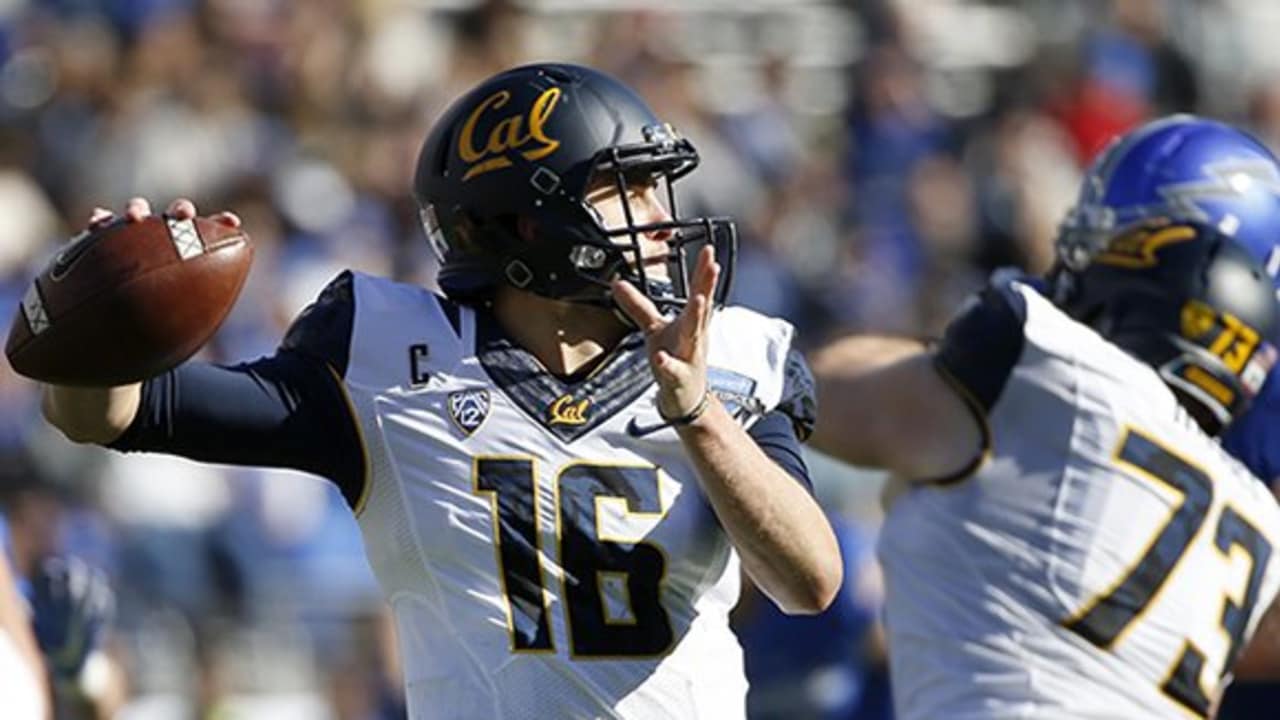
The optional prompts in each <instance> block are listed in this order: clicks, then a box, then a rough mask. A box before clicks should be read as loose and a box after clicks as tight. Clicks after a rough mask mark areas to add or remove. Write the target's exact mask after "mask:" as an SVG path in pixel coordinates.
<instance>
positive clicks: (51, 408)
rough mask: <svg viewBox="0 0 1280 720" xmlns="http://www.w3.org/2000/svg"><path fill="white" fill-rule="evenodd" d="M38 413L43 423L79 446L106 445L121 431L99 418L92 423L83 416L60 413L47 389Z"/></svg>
mask: <svg viewBox="0 0 1280 720" xmlns="http://www.w3.org/2000/svg"><path fill="white" fill-rule="evenodd" d="M40 413H41V414H42V415H43V416H44V419H45V422H47V423H49V424H50V425H52V426H53V427H54V428H56V429H57V430H58V432H60V433H62V435H63V437H65V438H66V439H67V440H70V441H71V442H73V443H76V444H80V445H90V444H92V445H106V444H107V443H109V442H111V441H112V440H115V439H116V438H117V437H119V436H120V434H121V431H122V429H121V428H116V427H114V426H113V425H112V424H111V423H109V422H104V421H103V420H102V419H101V418H99V419H98V421H97V422H94V421H92V419H90V418H88V417H84V416H83V414H81V415H77V414H75V413H66V412H62V411H61V409H60V408H59V406H58V404H57V403H56V402H55V401H54V397H53V393H52V392H51V391H50V390H48V389H46V390H45V391H44V396H43V397H42V398H41V400H40Z"/></svg>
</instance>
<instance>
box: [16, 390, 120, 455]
mask: <svg viewBox="0 0 1280 720" xmlns="http://www.w3.org/2000/svg"><path fill="white" fill-rule="evenodd" d="M41 387H42V390H43V397H42V398H41V409H42V410H43V412H44V416H45V419H46V420H48V421H49V424H50V425H53V426H54V427H56V428H58V430H60V431H62V434H64V435H66V436H67V438H68V439H69V440H71V441H73V442H78V443H97V444H99V445H105V444H107V443H109V442H111V441H113V440H115V439H116V438H118V437H120V435H121V434H122V433H123V432H124V431H125V429H126V428H128V427H129V424H130V423H132V422H133V418H134V416H135V415H136V414H137V412H138V403H139V400H140V398H141V394H142V384H141V383H133V384H131V385H121V386H118V387H110V388H91V387H69V386H63V385H43V386H41Z"/></svg>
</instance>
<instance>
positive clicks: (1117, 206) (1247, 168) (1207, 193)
mask: <svg viewBox="0 0 1280 720" xmlns="http://www.w3.org/2000/svg"><path fill="white" fill-rule="evenodd" d="M1151 218H1165V219H1168V220H1172V221H1174V222H1178V221H1188V222H1196V223H1201V224H1206V225H1210V226H1212V227H1214V228H1216V229H1217V230H1218V231H1219V232H1222V233H1223V234H1225V235H1227V236H1229V237H1231V238H1233V239H1235V241H1236V242H1238V243H1240V244H1241V245H1243V246H1244V247H1245V248H1246V249H1247V250H1249V252H1251V253H1252V254H1253V255H1254V257H1256V258H1257V259H1258V261H1259V262H1261V263H1263V265H1264V266H1265V267H1266V268H1267V270H1268V272H1269V273H1270V274H1271V275H1272V276H1273V277H1275V275H1276V269H1277V267H1278V266H1280V265H1278V264H1280V255H1277V253H1276V249H1277V246H1278V245H1280V162H1277V160H1276V157H1275V155H1273V154H1272V153H1271V151H1270V150H1268V149H1267V148H1266V146H1264V145H1263V144H1262V143H1260V142H1258V141H1257V140H1255V139H1254V138H1253V137H1251V136H1249V135H1248V134H1246V133H1244V132H1243V131H1241V130H1238V129H1236V128H1234V127H1231V126H1230V125H1226V124H1224V123H1220V122H1217V121H1214V120H1207V119H1205V118H1200V117H1196V116H1194V115H1173V116H1170V117H1166V118H1162V119H1159V120H1155V121H1152V122H1149V123H1147V124H1146V125H1143V126H1141V127H1139V128H1137V129H1135V130H1132V131H1130V132H1129V133H1127V134H1125V135H1123V136H1121V137H1119V138H1117V139H1115V140H1114V141H1112V143H1111V144H1110V145H1109V146H1108V147H1107V148H1106V149H1105V150H1103V151H1102V152H1101V153H1100V154H1099V155H1098V157H1097V158H1095V159H1094V161H1093V163H1092V164H1091V165H1090V166H1089V168H1088V171H1087V174H1086V176H1085V179H1084V183H1083V185H1082V187H1081V189H1080V197H1079V199H1078V201H1077V203H1076V205H1075V207H1074V208H1072V209H1071V211H1070V212H1069V213H1068V214H1067V218H1066V220H1065V221H1064V222H1063V224H1062V227H1061V230H1060V232H1059V234H1058V240H1057V247H1058V258H1059V261H1060V262H1061V263H1062V264H1064V265H1066V266H1067V267H1068V268H1071V269H1075V270H1079V269H1081V268H1082V267H1084V266H1085V265H1087V264H1088V263H1089V261H1090V260H1091V259H1092V257H1093V255H1094V254H1095V253H1097V252H1098V251H1099V250H1101V249H1102V248H1104V247H1106V245H1107V243H1108V242H1109V240H1110V238H1112V237H1113V236H1115V235H1116V234H1119V233H1123V232H1125V231H1126V230H1128V229H1130V228H1132V227H1133V226H1134V225H1136V224H1138V223H1141V222H1143V221H1145V220H1148V219H1151Z"/></svg>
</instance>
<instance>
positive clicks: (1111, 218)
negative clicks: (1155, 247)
mask: <svg viewBox="0 0 1280 720" xmlns="http://www.w3.org/2000/svg"><path fill="white" fill-rule="evenodd" d="M1153 217H1165V218H1172V219H1175V220H1190V221H1194V222H1200V223H1205V224H1208V225H1212V226H1214V227H1215V228H1217V229H1218V230H1220V231H1221V232H1223V233H1225V234H1227V235H1230V236H1231V237H1233V238H1235V239H1236V240H1237V241H1238V242H1240V243H1241V244H1242V245H1243V246H1244V247H1245V248H1247V249H1248V250H1249V251H1250V252H1251V253H1253V255H1254V257H1256V258H1257V259H1258V260H1259V262H1261V263H1262V264H1263V265H1264V266H1265V267H1266V269H1267V272H1268V273H1269V274H1270V275H1271V276H1272V277H1273V278H1277V287H1280V278H1278V277H1277V274H1278V271H1280V161H1277V159H1276V157H1275V155H1273V154H1272V153H1271V151H1270V150H1268V149H1267V147H1266V146H1265V145H1263V144H1262V143H1261V142H1259V141H1258V140H1256V139H1255V138H1253V137H1251V136H1250V135H1248V134H1247V133H1245V132H1243V131H1241V130H1239V129H1237V128H1235V127H1232V126H1230V125H1227V124H1226V123H1222V122H1218V121H1216V120H1210V119H1208V118H1201V117H1197V116H1194V115H1172V116H1169V117H1164V118H1160V119H1158V120H1154V121H1152V122H1149V123H1146V124H1145V125H1142V126H1141V127H1138V128H1135V129H1134V130H1132V131H1130V132H1128V133H1126V134H1125V135H1123V136H1121V137H1119V138H1117V139H1116V140H1114V141H1112V143H1111V144H1110V145H1109V146H1108V147H1107V148H1106V149H1105V150H1104V151H1103V152H1101V153H1099V154H1098V156H1097V157H1096V158H1095V159H1094V160H1093V162H1092V163H1091V165H1090V167H1089V168H1088V169H1087V171H1086V173H1085V178H1084V182H1083V183H1082V185H1081V190H1080V196H1079V199H1078V201H1077V203H1076V205H1075V207H1074V208H1073V209H1072V210H1071V211H1070V212H1069V213H1068V216H1067V219H1066V221H1065V222H1064V223H1063V227H1062V233H1061V235H1062V237H1061V240H1060V245H1061V246H1062V247H1063V248H1064V249H1065V250H1066V252H1067V254H1068V256H1069V260H1070V262H1072V263H1073V264H1075V265H1077V266H1080V265H1081V264H1083V263H1085V262H1088V259H1089V258H1090V257H1091V256H1092V254H1093V253H1094V252H1096V250H1097V249H1099V248H1100V247H1102V246H1103V245H1105V243H1106V241H1107V239H1108V238H1110V237H1112V236H1113V235H1115V234H1116V233H1117V232H1120V231H1122V230H1123V229H1125V228H1128V227H1131V226H1133V225H1134V224H1135V223H1138V222H1141V221H1143V220H1145V219H1149V218H1153ZM1277 421H1280V382H1269V383H1267V384H1266V385H1265V386H1264V388H1263V390H1262V392H1261V394H1260V395H1259V396H1258V397H1257V398H1256V399H1255V401H1254V403H1253V405H1252V407H1251V409H1250V411H1249V412H1247V413H1245V414H1244V416H1242V417H1241V418H1240V419H1239V421H1238V422H1235V423H1233V424H1232V426H1231V427H1230V428H1229V429H1228V430H1227V432H1226V434H1225V436H1224V438H1223V444H1224V445H1225V446H1226V447H1227V449H1228V450H1229V451H1230V452H1231V453H1232V454H1234V455H1235V456H1236V457H1238V458H1240V460H1242V461H1243V462H1244V463H1245V464H1246V465H1248V466H1249V468H1250V469H1251V470H1253V471H1254V474H1256V475H1257V476H1258V477H1260V478H1262V479H1263V480H1265V481H1266V482H1268V483H1274V482H1276V481H1277V480H1280V437H1276V436H1275V435H1274V433H1275V432H1276V431H1275V430H1274V428H1280V422H1277Z"/></svg>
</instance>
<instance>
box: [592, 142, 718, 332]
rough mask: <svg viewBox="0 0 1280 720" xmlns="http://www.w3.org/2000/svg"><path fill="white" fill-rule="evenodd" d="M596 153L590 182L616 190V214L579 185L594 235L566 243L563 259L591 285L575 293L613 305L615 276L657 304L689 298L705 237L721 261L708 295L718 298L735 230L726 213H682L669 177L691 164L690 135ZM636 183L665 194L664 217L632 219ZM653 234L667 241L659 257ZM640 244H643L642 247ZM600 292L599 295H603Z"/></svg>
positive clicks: (671, 307) (669, 305)
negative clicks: (610, 219)
mask: <svg viewBox="0 0 1280 720" xmlns="http://www.w3.org/2000/svg"><path fill="white" fill-rule="evenodd" d="M659 129H662V130H665V128H661V127H660V128H659ZM647 130H649V128H646V131H647ZM646 135H648V132H646ZM602 155H603V157H602V158H601V160H600V162H599V163H598V164H597V166H596V169H595V172H594V173H593V175H592V179H591V181H590V183H589V184H588V187H589V188H591V192H596V191H599V190H600V189H602V188H604V187H608V188H609V189H611V190H612V191H613V192H614V193H616V197H617V202H618V203H619V206H620V209H621V212H622V218H621V220H622V222H621V223H615V224H612V225H606V221H605V218H604V217H603V216H602V215H601V214H600V212H599V211H598V210H597V209H596V207H595V206H594V205H593V204H592V203H591V202H590V201H588V200H587V199H586V198H587V197H590V195H591V192H586V193H584V199H583V201H582V207H583V209H584V210H585V212H586V213H587V214H588V215H589V216H590V217H591V219H592V222H593V224H594V229H595V231H596V233H594V235H596V237H590V238H582V239H580V241H579V242H578V243H576V244H574V245H573V246H572V247H571V248H570V250H569V262H570V263H571V265H572V266H573V268H574V271H575V273H576V274H577V275H578V277H580V278H582V279H583V280H584V281H586V282H587V283H588V284H589V286H590V287H591V288H592V289H594V290H595V292H594V293H592V292H590V291H588V292H587V293H586V294H584V295H583V296H582V297H581V301H582V302H589V303H591V302H596V301H598V300H603V301H604V302H605V303H606V304H608V305H610V306H612V296H611V294H609V293H608V288H609V283H610V281H612V280H613V279H615V278H621V279H623V280H627V281H629V282H631V283H632V284H633V285H635V286H636V288H637V289H639V290H640V291H641V292H642V293H644V294H645V295H646V296H647V297H648V298H649V299H650V300H651V301H652V302H653V303H654V304H655V305H656V306H657V307H658V308H659V310H661V311H663V312H672V311H678V310H679V309H680V308H682V307H684V305H685V304H686V303H687V302H688V300H689V284H690V280H691V278H692V274H693V272H694V270H695V268H694V262H695V259H696V258H697V256H698V253H699V252H701V250H702V248H703V246H705V245H708V244H710V245H711V246H712V248H713V250H714V252H715V257H716V259H717V260H718V261H719V263H720V264H721V266H722V267H724V268H725V272H724V273H722V276H721V278H720V280H719V282H718V283H717V285H716V288H715V291H714V293H713V297H712V301H713V303H715V304H716V305H720V304H723V303H724V301H725V299H726V297H727V296H728V293H729V288H730V283H731V279H732V278H731V275H732V268H733V260H734V256H735V255H736V252H737V233H736V230H735V228H734V225H733V222H732V221H730V220H729V219H727V218H712V217H697V218H688V219H684V218H681V217H680V215H679V206H678V204H677V199H676V193H675V182H676V180H679V179H680V178H682V177H684V176H685V175H687V174H688V173H689V172H691V171H692V170H693V169H694V167H695V166H696V165H697V154H696V153H695V152H694V151H693V148H692V146H691V145H689V143H688V141H686V140H674V139H668V140H666V141H662V142H651V143H645V144H643V145H634V146H618V147H614V148H610V149H609V150H608V151H606V152H605V153H603V154H602ZM637 188H641V189H647V188H652V191H654V192H656V193H657V194H658V195H659V197H660V198H661V199H662V200H663V201H665V202H664V210H665V214H666V216H667V217H668V218H670V219H668V220H662V221H657V222H642V221H638V218H637V208H635V207H634V205H633V202H632V198H633V196H634V194H635V190H636V189H637ZM655 234H661V235H663V236H664V237H663V238H662V239H661V242H664V243H665V244H666V254H665V256H663V257H661V258H660V259H659V258H655V257H654V256H653V252H652V246H653V244H654V243H655V242H656V241H657V240H655V239H654V238H652V237H651V236H653V235H655ZM646 236H650V237H649V239H647V240H646ZM646 247H648V248H649V249H648V250H647V251H646ZM646 252H648V256H646ZM655 260H658V262H657V263H655V262H654V261H655ZM655 264H656V265H657V266H658V267H655ZM658 268H661V269H660V270H659V269H658ZM600 292H604V293H605V295H604V296H603V297H601V296H600V295H599V293H600ZM593 295H594V298H593Z"/></svg>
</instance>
